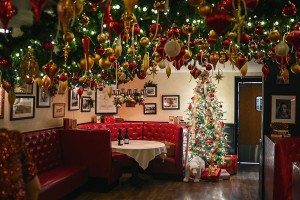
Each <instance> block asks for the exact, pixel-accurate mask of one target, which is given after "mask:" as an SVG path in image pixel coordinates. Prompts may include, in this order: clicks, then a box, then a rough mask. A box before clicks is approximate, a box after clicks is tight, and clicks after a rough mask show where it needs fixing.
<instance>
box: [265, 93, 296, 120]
mask: <svg viewBox="0 0 300 200" xmlns="http://www.w3.org/2000/svg"><path fill="white" fill-rule="evenodd" d="M283 106H285V109H284V113H282V111H283V110H282V108H283ZM274 122H279V123H287V124H295V122H296V96H295V95H272V105H271V123H274Z"/></svg>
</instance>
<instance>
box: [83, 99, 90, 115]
mask: <svg viewBox="0 0 300 200" xmlns="http://www.w3.org/2000/svg"><path fill="white" fill-rule="evenodd" d="M90 99H91V97H82V98H81V112H91V105H90V104H89V102H88V101H89V100H90Z"/></svg>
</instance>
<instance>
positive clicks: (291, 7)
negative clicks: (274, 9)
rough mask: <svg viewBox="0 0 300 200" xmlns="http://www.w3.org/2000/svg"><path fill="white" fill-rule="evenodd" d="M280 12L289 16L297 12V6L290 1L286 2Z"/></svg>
mask: <svg viewBox="0 0 300 200" xmlns="http://www.w3.org/2000/svg"><path fill="white" fill-rule="evenodd" d="M281 13H282V15H283V16H289V17H291V16H293V15H295V14H296V13H297V8H296V6H295V4H293V3H292V2H290V1H289V3H288V4H285V5H284V7H283V9H282V12H281Z"/></svg>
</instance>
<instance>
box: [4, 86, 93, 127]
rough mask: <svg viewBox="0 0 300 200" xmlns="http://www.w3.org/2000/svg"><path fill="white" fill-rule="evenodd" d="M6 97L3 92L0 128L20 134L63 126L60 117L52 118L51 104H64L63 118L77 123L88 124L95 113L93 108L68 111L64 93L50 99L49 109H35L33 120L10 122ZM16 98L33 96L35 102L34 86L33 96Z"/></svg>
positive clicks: (66, 96)
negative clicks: (88, 110) (2, 116)
mask: <svg viewBox="0 0 300 200" xmlns="http://www.w3.org/2000/svg"><path fill="white" fill-rule="evenodd" d="M7 96H8V95H7V93H6V92H5V101H4V119H0V127H3V128H7V129H16V130H20V131H21V132H27V131H32V130H40V129H47V128H52V127H61V126H63V118H62V117H61V118H53V103H65V104H66V107H65V117H66V118H75V119H77V121H78V123H84V122H90V121H91V116H92V115H94V113H95V110H94V108H92V110H91V112H81V111H80V110H75V111H68V92H65V94H64V95H56V96H55V97H53V98H52V99H51V104H50V105H51V106H50V108H35V117H34V118H32V119H22V120H14V121H10V106H9V103H8V97H7ZM17 96H35V101H36V85H35V84H34V87H33V94H30V95H29V94H28V95H17ZM83 96H86V95H85V93H84V94H83ZM93 99H94V97H93Z"/></svg>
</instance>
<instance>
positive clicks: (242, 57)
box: [236, 55, 247, 69]
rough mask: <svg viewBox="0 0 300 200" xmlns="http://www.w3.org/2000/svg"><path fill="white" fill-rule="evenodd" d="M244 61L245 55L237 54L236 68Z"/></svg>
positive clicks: (241, 65)
mask: <svg viewBox="0 0 300 200" xmlns="http://www.w3.org/2000/svg"><path fill="white" fill-rule="evenodd" d="M246 62H247V57H246V56H245V55H238V57H237V58H236V66H237V68H239V69H241V68H242V67H243V66H244V64H245V63H246Z"/></svg>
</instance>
